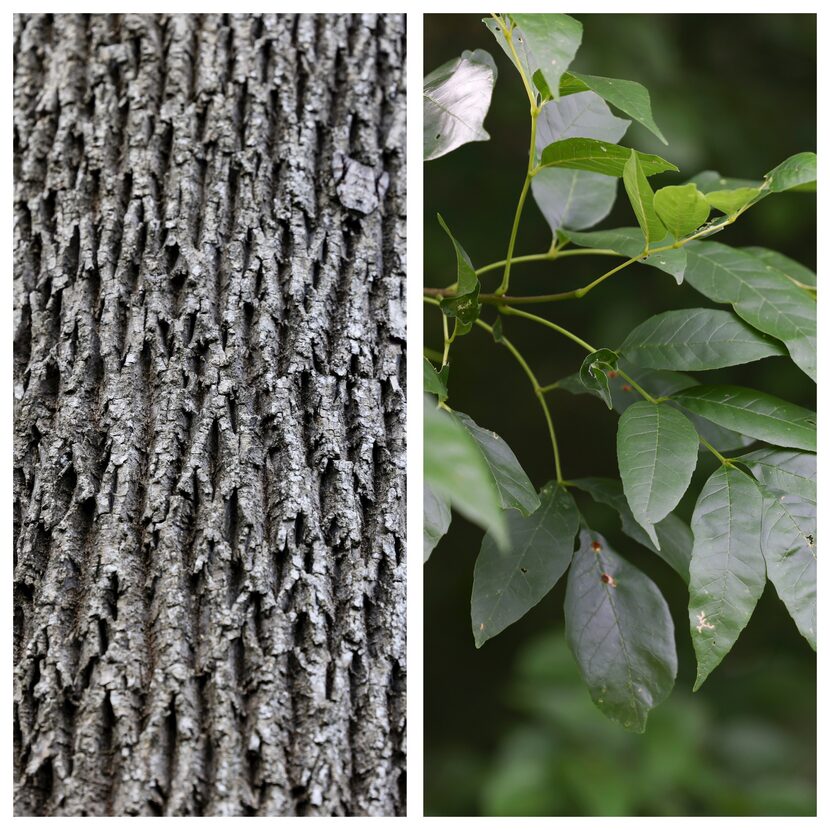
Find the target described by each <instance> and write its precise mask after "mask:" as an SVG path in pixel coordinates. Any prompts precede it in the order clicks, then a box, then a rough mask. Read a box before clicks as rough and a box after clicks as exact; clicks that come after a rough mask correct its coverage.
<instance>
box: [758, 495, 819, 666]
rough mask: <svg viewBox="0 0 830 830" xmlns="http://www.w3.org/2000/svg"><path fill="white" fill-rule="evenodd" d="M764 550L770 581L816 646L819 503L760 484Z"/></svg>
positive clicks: (809, 639)
mask: <svg viewBox="0 0 830 830" xmlns="http://www.w3.org/2000/svg"><path fill="white" fill-rule="evenodd" d="M760 489H761V493H762V495H763V496H764V508H763V509H764V513H763V524H762V528H761V549H762V551H763V553H764V560H765V561H766V565H767V574H768V576H769V579H770V582H772V584H773V585H774V586H775V590H776V591H777V592H778V596H779V597H780V598H781V601H782V602H783V603H784V605H785V606H786V608H787V611H789V613H790V616H791V617H792V618H793V621H794V622H795V624H796V626H797V627H798V630H799V631H800V632H801V635H802V636H803V637H804V639H805V640H807V642H808V643H809V644H810V645H811V646H812V648H813V649H814V650H815V648H816V503H815V502H814V501H810V500H808V499H805V498H802V497H801V496H798V495H794V494H788V493H781V492H779V491H775V490H770V489H768V488H766V487H764V486H763V485H761V486H760Z"/></svg>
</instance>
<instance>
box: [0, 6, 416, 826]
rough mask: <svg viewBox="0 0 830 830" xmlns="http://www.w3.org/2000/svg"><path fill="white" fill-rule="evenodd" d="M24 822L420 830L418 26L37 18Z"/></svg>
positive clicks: (21, 399)
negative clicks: (303, 823) (408, 252)
mask: <svg viewBox="0 0 830 830" xmlns="http://www.w3.org/2000/svg"><path fill="white" fill-rule="evenodd" d="M14 51H15V71H14V165H15V166H14V173H15V189H14V211H15V248H14V258H15V259H14V301H15V330H14V347H15V348H14V383H15V386H14V396H15V427H14V429H15V432H14V509H15V514H14V517H15V527H14V551H15V566H14V567H15V572H14V579H15V607H14V646H15V655H14V659H15V686H14V718H15V750H14V755H15V810H16V813H17V814H19V815H53V816H56V815H399V814H402V813H403V812H404V811H405V745H404V740H405V713H406V709H405V682H406V654H405V628H404V626H405V588H406V562H405V544H404V543H405V520H406V515H405V491H404V484H405V433H404V417H405V397H404V388H403V384H404V378H405V336H406V331H405V318H404V309H405V293H404V291H405V287H404V276H405V270H404V269H405V254H404V252H405V221H406V215H405V166H404V163H405V155H404V153H405V109H406V106H405V100H406V89H405V72H404V65H405V57H406V56H405V35H404V22H403V18H402V17H401V16H398V15H353V16H352V15H299V16H294V15H282V14H280V15H204V16H202V15H129V14H125V15H31V16H28V15H21V16H17V17H16V18H15V33H14Z"/></svg>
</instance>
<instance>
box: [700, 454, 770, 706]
mask: <svg viewBox="0 0 830 830" xmlns="http://www.w3.org/2000/svg"><path fill="white" fill-rule="evenodd" d="M761 510H762V498H761V492H760V490H759V489H758V487H757V485H756V483H755V482H754V481H753V480H752V479H751V478H750V477H749V476H748V475H746V474H745V473H742V472H741V471H740V470H737V469H735V468H734V467H720V468H719V469H718V470H716V471H715V472H714V473H713V474H712V475H711V476H710V477H709V480H708V481H707V482H706V484H705V485H704V487H703V490H702V491H701V493H700V496H699V498H698V500H697V504H696V505H695V509H694V514H693V515H692V533H693V535H694V548H693V549H692V561H691V564H690V566H689V620H690V625H691V633H692V643H693V644H694V648H695V654H696V655H697V679H696V680H695V685H694V688H695V691H696V690H697V689H699V688H700V686H701V685H702V684H703V682H704V681H705V680H706V678H707V677H708V676H709V674H710V673H711V672H712V670H713V669H714V668H715V667H716V666H717V665H718V664H719V663H720V662H721V660H723V658H724V657H725V656H726V654H727V653H728V652H729V650H730V649H731V648H732V646H733V645H734V643H735V641H736V640H737V639H738V635H739V634H740V633H741V631H743V629H744V628H745V627H746V624H747V623H748V622H749V618H750V617H751V616H752V612H753V610H754V609H755V605H756V603H757V602H758V599H759V598H760V596H761V594H762V592H763V590H764V583H765V582H766V569H765V565H764V556H763V553H762V552H761Z"/></svg>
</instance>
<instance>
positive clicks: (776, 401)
mask: <svg viewBox="0 0 830 830" xmlns="http://www.w3.org/2000/svg"><path fill="white" fill-rule="evenodd" d="M672 398H673V399H674V400H675V401H677V403H679V404H680V405H681V406H682V407H684V408H685V409H688V410H690V411H691V412H695V413H697V414H698V415H702V416H703V417H704V418H706V419H708V420H710V421H712V422H713V423H716V424H719V425H720V426H724V427H726V428H727V429H733V430H735V431H736V432H740V433H742V434H744V435H749V436H751V437H752V438H758V439H759V440H761V441H766V442H767V443H769V444H776V445H777V446H779V447H792V448H793V449H797V450H810V451H815V449H816V413H815V412H811V411H810V410H809V409H805V408H804V407H803V406H797V405H796V404H794V403H789V402H788V401H784V400H781V398H776V397H775V396H774V395H769V394H767V393H766V392H756V391H755V390H754V389H746V388H744V387H742V386H694V387H692V388H691V389H686V390H684V391H682V392H676V393H675V394H674V395H672Z"/></svg>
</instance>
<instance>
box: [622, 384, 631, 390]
mask: <svg viewBox="0 0 830 830" xmlns="http://www.w3.org/2000/svg"><path fill="white" fill-rule="evenodd" d="M622 391H623V392H630V391H631V387H630V386H629V385H628V384H627V383H624V384H623V388H622Z"/></svg>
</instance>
